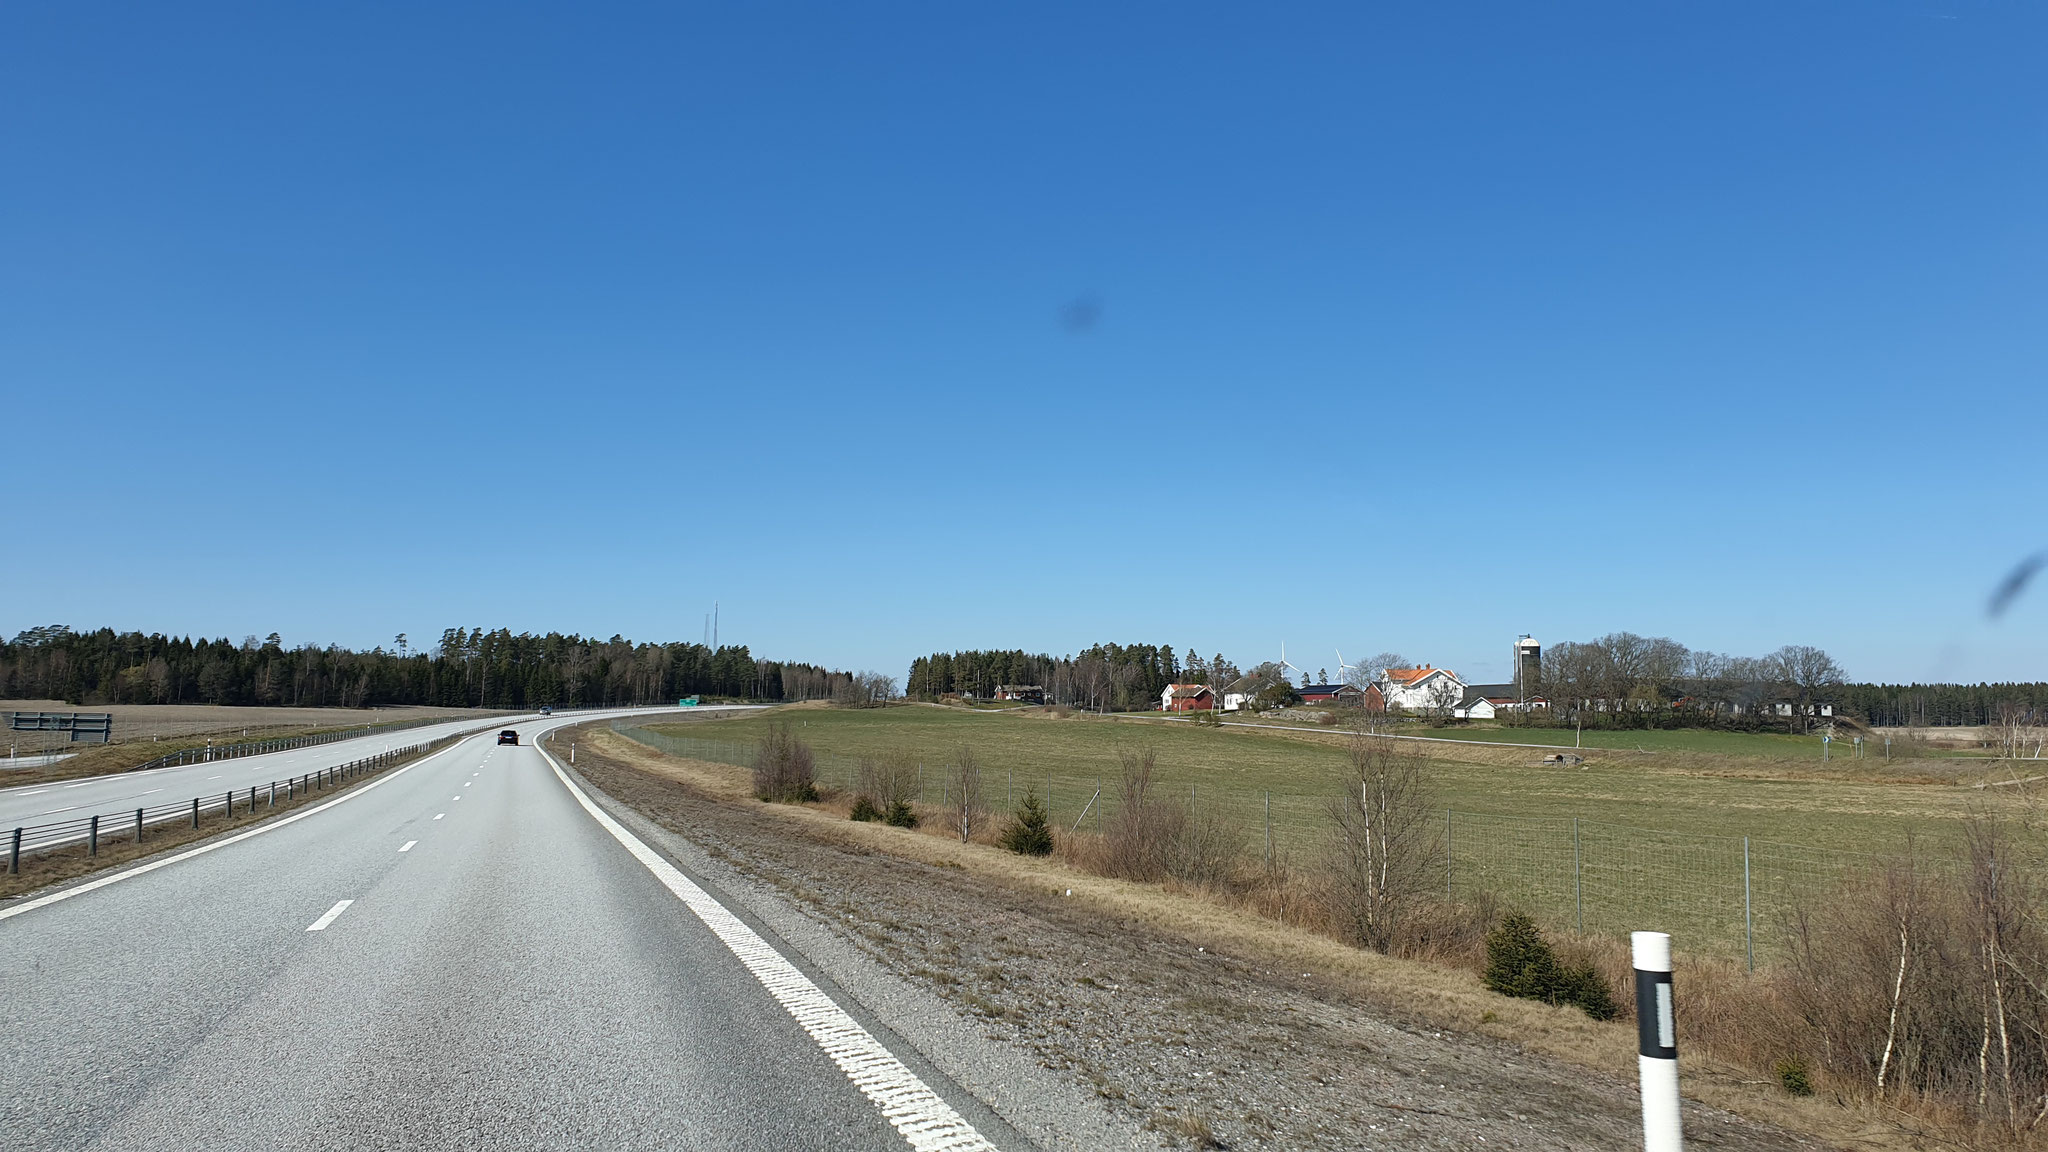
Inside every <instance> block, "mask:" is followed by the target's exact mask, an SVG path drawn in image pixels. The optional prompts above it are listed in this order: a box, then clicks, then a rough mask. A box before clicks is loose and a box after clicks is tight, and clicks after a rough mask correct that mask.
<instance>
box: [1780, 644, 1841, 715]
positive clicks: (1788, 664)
mask: <svg viewBox="0 0 2048 1152" xmlns="http://www.w3.org/2000/svg"><path fill="white" fill-rule="evenodd" d="M1767 659H1768V660H1769V661H1770V663H1771V665H1772V666H1774V667H1775V669H1776V671H1777V674H1778V679H1779V681H1780V682H1781V683H1783V684H1784V686H1785V694H1786V696H1787V697H1789V698H1790V701H1791V704H1792V726H1793V727H1794V728H1797V729H1799V730H1800V731H1805V730H1806V728H1807V727H1808V726H1809V725H1810V724H1811V723H1812V721H1813V713H1814V708H1815V705H1816V704H1818V703H1820V702H1821V698H1822V697H1823V696H1824V695H1826V693H1827V690H1828V689H1829V688H1832V687H1834V686H1835V685H1837V684H1840V683H1841V682H1842V666H1841V665H1840V664H1837V663H1835V659H1834V657H1832V656H1829V655H1828V654H1827V653H1826V652H1823V651H1821V650H1820V649H1818V648H1815V647H1812V646H1811V645H1807V644H1787V645H1785V646H1784V647H1783V648H1780V649H1778V650H1777V651H1776V652H1773V653H1771V654H1770V656H1769V657H1768V658H1767Z"/></svg>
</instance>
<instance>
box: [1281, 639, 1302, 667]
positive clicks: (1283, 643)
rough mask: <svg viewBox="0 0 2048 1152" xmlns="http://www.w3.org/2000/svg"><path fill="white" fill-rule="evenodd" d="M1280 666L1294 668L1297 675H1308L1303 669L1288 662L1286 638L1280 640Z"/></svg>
mask: <svg viewBox="0 0 2048 1152" xmlns="http://www.w3.org/2000/svg"><path fill="white" fill-rule="evenodd" d="M1280 666H1281V667H1282V668H1288V669H1292V670H1293V671H1294V672H1295V673H1296V674H1297V675H1306V673H1303V672H1302V671H1301V669H1299V668H1295V667H1294V665H1292V664H1289V663H1288V662H1287V641H1285V640H1282V641H1281V642H1280Z"/></svg>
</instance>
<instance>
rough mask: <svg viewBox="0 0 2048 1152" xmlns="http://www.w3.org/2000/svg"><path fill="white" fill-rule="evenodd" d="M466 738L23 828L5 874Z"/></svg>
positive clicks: (294, 795)
mask: <svg viewBox="0 0 2048 1152" xmlns="http://www.w3.org/2000/svg"><path fill="white" fill-rule="evenodd" d="M464 735H468V734H467V733H458V734H455V735H450V736H443V737H442V738H441V739H439V740H429V741H427V742H425V743H422V744H411V745H407V746H406V747H404V748H393V749H389V750H387V751H383V752H378V753H375V754H373V755H370V756H365V757H363V758H362V759H360V760H351V761H349V762H348V763H346V764H337V765H335V766H333V767H331V768H317V769H315V770H313V771H311V772H305V773H301V774H299V775H297V776H288V777H285V778H284V779H282V780H272V781H270V782H269V783H268V784H252V785H250V786H249V787H248V788H247V789H246V790H244V789H241V788H236V789H233V790H231V791H227V792H214V793H209V794H207V795H204V796H194V797H192V799H191V800H189V801H180V802H178V803H175V804H158V805H155V806H152V807H141V808H136V809H133V810H132V811H129V810H122V811H118V812H102V813H98V814H95V815H92V816H82V817H79V818H77V819H73V820H60V821H57V822H54V823H50V824H31V825H21V826H18V827H16V828H14V829H12V830H10V831H9V832H8V833H7V871H8V872H9V873H10V874H13V873H19V872H20V871H21V856H22V853H24V852H27V853H31V854H33V853H37V852H49V851H52V850H55V849H58V848H69V847H71V846H72V845H74V844H85V845H86V846H87V850H88V853H89V854H90V855H94V856H97V855H99V846H100V838H101V837H102V836H103V835H105V836H130V837H132V838H133V839H134V841H135V842H136V843H138V844H139V843H141V842H142V836H143V832H144V830H145V829H147V828H148V827H150V826H151V825H153V824H163V823H165V822H168V821H171V820H184V819H186V818H188V817H189V818H190V819H191V821H192V827H194V828H197V827H199V821H200V819H201V817H204V816H207V815H212V814H219V815H220V816H222V817H232V816H233V815H235V813H236V812H237V811H241V812H250V813H253V812H255V811H256V809H257V807H258V806H259V805H262V806H266V807H269V808H275V807H277V800H278V790H279V788H280V787H282V788H283V790H284V799H285V803H286V804H290V803H291V802H292V801H293V800H296V799H298V798H299V797H300V796H301V795H311V794H312V793H314V792H323V791H326V790H327V789H329V788H338V787H340V786H341V785H342V784H343V783H344V782H346V781H348V780H350V779H354V778H357V777H361V776H365V775H368V774H370V773H373V772H379V771H382V770H383V769H385V768H389V767H390V766H392V765H393V764H397V763H399V762H400V761H403V760H407V759H410V758H412V757H413V756H416V755H419V754H421V753H424V752H426V751H427V750H429V749H431V748H433V747H435V746H436V745H441V744H446V743H449V742H450V741H454V740H459V739H462V737H463V736H464Z"/></svg>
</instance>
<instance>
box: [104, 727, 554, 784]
mask: <svg viewBox="0 0 2048 1152" xmlns="http://www.w3.org/2000/svg"><path fill="white" fill-rule="evenodd" d="M514 715H519V713H515V714H514ZM465 719H475V717H462V716H427V717H422V718H421V719H418V720H405V721H401V722H399V723H397V724H365V725H363V726H362V727H361V728H338V729H336V730H334V731H332V732H315V733H313V734H311V735H308V736H288V737H284V738H282V739H278V740H250V741H245V742H243V743H240V744H209V745H207V746H206V747H203V748H185V749H182V750H180V751H177V752H166V753H164V754H163V755H162V756H159V757H157V758H156V759H154V760H145V761H143V762H142V763H140V764H137V765H136V766H135V767H133V768H123V769H122V771H123V772H147V771H149V770H151V769H153V768H176V767H178V766H180V765H184V764H210V763H212V762H213V761H215V760H234V759H237V758H239V757H242V756H262V755H265V754H267V753H271V752H289V751H291V750H292V749H294V748H313V747H317V746H319V745H321V744H333V743H335V742H337V741H341V740H356V739H360V738H361V737H364V736H376V735H381V734H383V733H387V732H404V731H406V730H407V729H410V728H428V727H432V726H433V725H435V724H460V723H462V722H463V721H464V720H465Z"/></svg>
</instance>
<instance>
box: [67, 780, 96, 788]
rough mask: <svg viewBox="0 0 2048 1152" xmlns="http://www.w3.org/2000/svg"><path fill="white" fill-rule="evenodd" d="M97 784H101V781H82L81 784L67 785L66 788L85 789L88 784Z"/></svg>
mask: <svg viewBox="0 0 2048 1152" xmlns="http://www.w3.org/2000/svg"><path fill="white" fill-rule="evenodd" d="M97 783H99V781H97V780H85V781H81V782H79V783H77V784H66V785H65V787H66V788H83V787H85V786H86V785H87V784H97Z"/></svg>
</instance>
